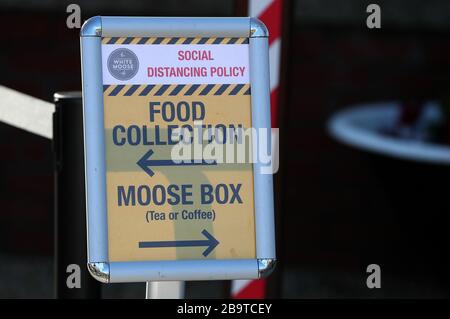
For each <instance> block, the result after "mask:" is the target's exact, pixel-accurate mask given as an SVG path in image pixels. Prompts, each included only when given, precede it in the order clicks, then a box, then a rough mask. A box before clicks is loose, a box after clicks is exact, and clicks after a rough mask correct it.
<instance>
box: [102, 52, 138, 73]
mask: <svg viewBox="0 0 450 319" xmlns="http://www.w3.org/2000/svg"><path fill="white" fill-rule="evenodd" d="M108 70H109V73H111V75H112V76H113V77H115V78H116V79H118V80H121V81H126V80H129V79H131V78H132V77H133V76H135V75H136V73H137V71H138V70H139V60H138V58H137V56H136V54H134V52H133V51H131V50H128V49H124V48H121V49H116V50H114V51H113V52H111V54H110V55H109V57H108Z"/></svg>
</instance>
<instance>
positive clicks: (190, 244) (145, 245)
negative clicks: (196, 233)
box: [139, 229, 219, 257]
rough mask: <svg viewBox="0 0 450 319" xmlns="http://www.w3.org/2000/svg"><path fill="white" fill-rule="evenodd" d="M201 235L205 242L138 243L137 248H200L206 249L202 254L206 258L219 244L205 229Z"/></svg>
mask: <svg viewBox="0 0 450 319" xmlns="http://www.w3.org/2000/svg"><path fill="white" fill-rule="evenodd" d="M202 234H203V235H204V236H205V237H206V240H204V239H203V240H202V239H201V240H175V241H140V242H139V248H163V247H202V246H206V247H207V248H206V249H205V251H204V252H203V256H205V257H206V256H208V255H209V254H210V253H211V252H212V251H213V250H214V248H216V246H217V245H218V244H219V241H218V240H217V239H215V238H214V237H213V235H211V234H210V233H209V232H208V231H207V230H206V229H203V231H202Z"/></svg>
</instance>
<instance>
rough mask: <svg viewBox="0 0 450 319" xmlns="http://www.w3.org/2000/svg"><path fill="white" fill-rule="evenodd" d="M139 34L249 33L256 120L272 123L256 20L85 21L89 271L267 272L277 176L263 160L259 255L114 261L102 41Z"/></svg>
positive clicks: (167, 275) (136, 274)
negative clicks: (109, 217)
mask: <svg viewBox="0 0 450 319" xmlns="http://www.w3.org/2000/svg"><path fill="white" fill-rule="evenodd" d="M140 36H145V37H247V38H249V50H250V52H249V57H250V85H251V90H252V94H251V105H252V126H253V127H254V128H256V129H258V128H265V129H269V130H270V127H271V125H270V95H269V56H268V55H269V53H268V52H269V50H268V31H267V28H266V27H265V25H264V24H263V23H262V22H261V21H259V20H258V19H256V18H249V17H236V18H163V17H158V18H155V17H100V16H95V17H92V18H90V19H89V20H87V21H86V22H85V23H84V25H83V27H82V29H81V34H80V39H81V63H82V82H83V113H84V114H83V116H84V148H85V163H86V167H85V176H86V208H87V209H86V210H87V234H88V265H87V266H88V269H89V272H90V273H91V275H92V276H93V277H94V278H96V279H97V280H99V281H101V282H104V283H108V282H111V283H114V282H144V281H153V280H156V281H163V280H232V279H256V278H260V277H263V276H266V275H268V274H269V273H270V272H271V271H272V269H273V268H274V265H275V261H276V257H275V234H274V210H273V181H272V175H271V174H262V173H261V171H262V170H261V167H262V166H263V164H261V163H259V162H256V163H254V164H253V171H254V208H255V231H256V259H217V260H209V259H208V260H174V261H130V262H109V258H108V223H107V201H106V162H105V160H106V159H105V133H104V109H103V108H104V105H103V77H102V55H101V39H102V37H140ZM254 143H255V141H254ZM254 156H257V154H254ZM254 158H257V157H254Z"/></svg>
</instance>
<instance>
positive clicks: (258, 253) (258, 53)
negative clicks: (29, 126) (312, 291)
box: [81, 17, 275, 282]
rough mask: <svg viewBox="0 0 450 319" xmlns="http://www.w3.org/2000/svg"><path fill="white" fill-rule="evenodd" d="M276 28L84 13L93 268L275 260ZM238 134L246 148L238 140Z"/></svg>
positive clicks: (210, 272) (250, 22) (99, 272)
mask: <svg viewBox="0 0 450 319" xmlns="http://www.w3.org/2000/svg"><path fill="white" fill-rule="evenodd" d="M267 37H268V34H267V29H266V28H265V26H264V25H263V24H262V23H261V22H260V21H259V20H257V19H253V18H145V17H93V18H91V19H89V20H88V21H87V22H86V23H85V25H84V26H83V28H82V31H81V55H82V73H83V103H84V141H85V156H86V185H87V197H86V200H87V213H88V214H87V224H88V251H89V252H88V268H89V270H90V272H91V274H92V275H93V276H94V277H95V278H96V279H98V280H100V281H102V282H142V281H174V280H229V279H253V278H259V277H261V276H265V275H267V274H268V273H270V271H271V270H272V268H273V266H274V264H275V240H274V216H273V185H272V175H271V174H270V173H269V174H268V173H267V172H266V171H267V167H266V165H267V163H263V162H262V161H260V160H259V157H260V154H261V152H262V151H261V148H267V145H270V133H269V134H267V132H270V127H271V125H270V102H269V67H268V61H269V59H268V40H267ZM264 131H266V134H263V133H261V132H264ZM241 134H242V135H241ZM264 136H265V137H267V138H266V141H265V144H264V143H263V144H264V145H263V146H262V147H261V145H260V144H261V141H264V138H263V137H264ZM240 145H244V146H245V147H244V151H245V152H244V154H243V158H241V157H240V155H239V153H237V155H236V154H235V153H233V152H234V151H235V150H236V149H238V148H239V147H240ZM221 149H222V150H223V149H224V150H225V151H224V154H222V155H223V156H222V157H220V156H219V154H218V153H219V150H221ZM241 155H242V154H241ZM247 159H248V160H247Z"/></svg>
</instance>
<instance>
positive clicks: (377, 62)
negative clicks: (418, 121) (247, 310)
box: [282, 23, 450, 274]
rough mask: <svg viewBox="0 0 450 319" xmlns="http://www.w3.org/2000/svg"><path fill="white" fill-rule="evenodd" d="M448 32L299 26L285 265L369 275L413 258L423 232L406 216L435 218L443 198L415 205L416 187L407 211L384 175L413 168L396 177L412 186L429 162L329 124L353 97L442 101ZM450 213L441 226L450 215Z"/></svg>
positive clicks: (288, 120) (290, 106)
mask: <svg viewBox="0 0 450 319" xmlns="http://www.w3.org/2000/svg"><path fill="white" fill-rule="evenodd" d="M449 34H450V32H443V31H441V32H437V31H421V30H415V29H412V30H409V31H408V30H403V31H402V30H396V29H382V30H381V31H380V30H373V31H371V30H368V29H365V28H364V27H363V26H360V27H345V26H341V27H333V28H331V27H320V26H316V27H314V26H310V25H306V26H305V25H301V23H299V24H297V25H296V27H295V28H294V29H293V30H292V39H291V42H290V49H291V51H290V74H289V82H290V87H289V92H288V103H287V105H286V111H285V119H284V136H285V137H287V138H286V139H285V140H284V143H286V144H285V147H286V148H288V150H287V151H286V152H285V156H284V159H285V161H284V164H285V165H286V167H285V172H286V174H285V185H284V189H285V194H284V200H285V203H284V205H285V206H284V207H285V209H284V211H283V214H284V218H283V222H284V225H286V227H287V229H286V230H285V232H284V235H283V236H284V243H285V248H284V251H283V257H284V261H285V262H286V263H287V264H288V265H296V266H298V267H303V268H312V269H318V268H334V269H342V270H348V271H353V270H356V271H359V272H361V274H362V273H363V272H364V271H365V267H366V266H367V265H368V264H369V263H377V262H378V263H382V262H386V263H391V264H392V263H403V264H401V265H400V267H403V266H405V267H406V268H405V269H407V267H408V266H407V265H408V263H409V262H412V261H413V260H414V258H413V257H414V255H413V252H412V250H414V247H411V248H407V247H406V246H405V245H407V244H408V242H409V243H410V244H411V245H412V246H414V245H415V244H416V243H417V242H418V238H419V237H420V236H422V234H421V233H420V232H418V233H416V234H414V233H412V232H408V230H407V229H405V227H406V226H404V224H405V223H404V222H405V220H407V219H409V216H413V215H415V216H416V217H414V218H417V216H418V215H424V216H427V215H428V216H432V214H433V210H439V206H438V205H439V196H441V199H440V200H441V203H443V202H444V201H445V199H444V198H445V197H444V198H442V196H445V195H438V193H436V196H435V197H437V199H438V200H437V201H436V202H430V203H429V207H428V208H429V210H427V209H425V208H424V207H423V206H421V207H420V208H419V206H417V207H414V196H423V195H421V194H418V193H417V192H415V193H411V194H410V196H411V197H412V198H411V199H410V200H409V203H408V202H406V200H405V203H404V207H403V208H399V207H394V203H393V201H392V198H391V197H390V194H388V191H387V188H388V187H387V185H386V182H388V183H390V182H389V180H386V179H383V178H382V175H383V174H380V169H381V170H385V172H386V173H387V172H389V173H392V176H393V177H394V176H397V175H396V174H398V171H399V169H400V168H402V167H406V166H407V167H408V169H409V170H407V171H406V172H404V173H402V174H398V178H405V179H404V181H403V184H402V183H398V184H396V185H397V186H398V191H399V192H406V189H407V188H408V187H407V185H406V184H407V183H409V182H411V181H412V180H413V179H415V178H416V177H415V176H414V172H416V171H420V170H425V171H427V169H428V168H427V167H422V166H421V165H418V166H417V165H416V166H414V165H411V164H408V163H406V162H402V161H394V160H384V159H379V158H377V157H374V156H371V155H368V154H366V153H363V152H359V151H356V150H353V149H351V148H348V147H345V146H343V145H341V144H339V143H337V142H335V141H334V140H333V139H331V138H330V137H329V135H328V134H327V132H326V123H327V120H328V119H329V117H330V116H331V115H332V114H333V113H334V112H336V111H338V110H339V109H342V108H345V107H347V106H350V105H352V104H357V103H364V102H376V101H386V100H405V99H406V98H410V97H414V98H430V99H438V98H439V97H440V96H441V95H443V94H446V93H448V92H449V91H450V86H449V84H450V55H449V54H448V52H449V50H450V44H449V42H448V41H446V39H447V38H448V36H449ZM282 129H283V128H282ZM440 174H441V177H443V176H448V169H447V168H442V171H441V173H440ZM409 176H410V178H411V180H408V179H407V178H408V177H409ZM432 176H434V177H437V176H439V174H435V175H432ZM391 182H392V180H391ZM428 182H430V181H428ZM442 182H443V181H442V179H441V180H439V179H436V180H435V182H432V183H433V184H428V188H430V189H436V188H440V187H441V184H442ZM403 195H406V194H403ZM428 195H429V196H431V195H430V194H428ZM402 198H403V199H404V198H407V196H406V197H405V196H403V197H402ZM430 198H431V197H430ZM430 198H428V199H430ZM430 218H431V217H430ZM444 218H445V219H443V220H441V221H439V220H436V221H435V223H436V224H438V223H440V222H443V221H448V218H447V217H444ZM417 225H418V223H417V224H416V225H415V226H414V227H416V226H417ZM427 231H428V232H429V233H430V232H431V233H432V232H433V229H429V230H427ZM404 236H409V237H406V238H405V237H404ZM403 244H405V245H403ZM402 245H403V246H402ZM396 249H399V250H397V251H396ZM405 249H407V250H408V251H409V253H410V254H409V255H408V256H406V259H405V260H403V261H401V260H399V258H400V257H395V256H396V255H397V256H403V257H405V255H404V254H402V253H403V252H402V250H405ZM430 250H431V248H430ZM415 257H416V259H417V262H420V263H427V262H428V263H429V264H430V265H431V267H438V265H437V264H433V261H431V260H420V259H421V255H420V254H417V255H416V256H415ZM422 257H423V256H422Z"/></svg>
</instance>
